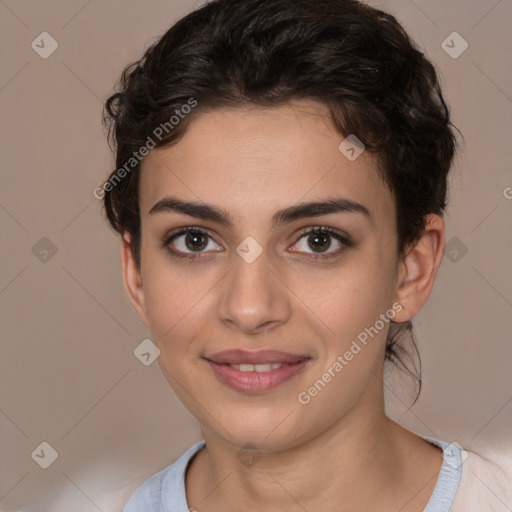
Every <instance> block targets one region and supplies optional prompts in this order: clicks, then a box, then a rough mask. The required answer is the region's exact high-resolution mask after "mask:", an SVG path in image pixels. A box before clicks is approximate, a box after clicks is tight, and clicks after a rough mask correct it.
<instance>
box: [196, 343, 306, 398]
mask: <svg viewBox="0 0 512 512" xmlns="http://www.w3.org/2000/svg"><path fill="white" fill-rule="evenodd" d="M204 359H205V360H206V362H207V363H208V364H209V366H210V368H211V369H212V370H213V372H214V374H215V376H216V377H217V378H218V379H219V380H220V382H222V383H223V384H225V385H227V386H229V387H230V388H232V389H235V390H237V391H242V392H245V393H261V392H263V391H268V390H271V389H274V388H276V387H278V386H280V385H281V384H284V383H285V382H286V381H288V380H290V379H291V378H292V377H294V376H296V375H297V374H298V373H299V372H301V371H302V370H303V369H304V367H305V366H306V365H307V364H308V363H309V362H310V361H311V357H309V356H306V355H298V354H290V353H288V352H281V351H276V350H260V351H257V352H247V351H243V350H228V351H224V352H219V353H216V354H213V355H211V356H208V357H205V358H204Z"/></svg>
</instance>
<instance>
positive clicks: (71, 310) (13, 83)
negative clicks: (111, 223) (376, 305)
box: [0, 0, 512, 512]
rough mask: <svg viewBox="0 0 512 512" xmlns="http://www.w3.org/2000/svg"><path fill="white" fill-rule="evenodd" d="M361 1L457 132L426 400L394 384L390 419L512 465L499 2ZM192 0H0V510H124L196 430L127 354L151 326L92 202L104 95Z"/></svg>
mask: <svg viewBox="0 0 512 512" xmlns="http://www.w3.org/2000/svg"><path fill="white" fill-rule="evenodd" d="M372 4H374V5H378V6H381V7H383V8H385V9H388V10H390V11H391V12H393V13H394V14H395V15H396V16H397V17H398V18H399V20H400V21H401V22H402V23H403V24H404V26H405V28H406V29H407V30H408V31H409V32H410V34H411V35H412V37H413V38H414V39H415V40H416V41H417V42H418V43H419V44H420V46H421V47H422V48H424V50H425V51H426V52H427V54H428V55H429V57H430V58H431V59H432V60H433V62H434V63H435V64H436V66H437V67H438V68H439V70H440V72H441V75H442V83H443V85H444V91H445V95H446V99H447V101H448V103H449V105H450V106H451V108H452V111H453V119H454V122H455V124H456V125H457V126H458V127H459V128H460V129H461V131H462V132H463V133H464V136H465V139H466V142H465V146H464V147H463V152H462V153H461V154H460V155H459V157H458V159H457V162H456V165H455V167H454V170H453V174H452V184H451V206H450V208H449V211H448V215H447V217H446V221H447V241H450V242H449V243H450V244H451V245H449V246H448V247H449V250H450V252H451V253H450V254H447V255H446V257H445V258H444V261H443V264H442V267H441V270H440V273H439V277H438V282H437V284H436V287H435V290H434V293H433V296H432V297H431V299H430V300H429V302H428V304H427V305H426V307H425V308H424V310H423V311H422V312H421V313H420V314H419V315H418V316H417V318H416V319H415V325H416V330H417V336H418V340H419V345H420V350H421V354H422V359H423V373H424V387H423V392H422V395H421V397H420V399H419V401H418V402H417V403H416V405H415V406H414V407H412V409H409V408H408V407H407V404H406V402H405V401H404V398H403V397H401V396H400V393H399V390H398V388H397V387H396V386H395V387H394V388H393V391H388V395H389V396H388V398H389V411H390V414H391V415H392V416H393V417H394V418H396V419H398V421H400V422H401V423H402V424H404V425H405V426H407V427H409V428H411V429H413V430H415V431H416V432H418V433H420V434H424V435H428V436H432V437H438V438H441V439H444V440H447V441H456V442H458V443H459V444H460V445H462V446H463V447H465V448H467V449H469V450H475V451H478V452H479V453H482V454H483V455H486V456H488V457H491V458H492V457H493V454H494V453H495V451H500V452H501V453H508V455H509V456H510V453H511V452H512V446H511V445H512V439H511V436H510V433H511V431H512V428H511V427H512V385H511V384H512V378H511V372H510V368H511V363H512V344H511V343H510V341H511V337H512V336H511V333H512V329H511V317H512V315H511V312H512V286H511V282H512V273H511V266H510V262H511V255H512V223H511V218H512V216H511V212H512V174H511V168H512V166H511V163H512V162H511V157H510V138H511V128H512V126H511V124H512V115H511V114H512V73H511V61H510V50H511V44H512V40H511V35H510V23H511V21H512V2H510V1H509V0H502V1H497V0H478V1H476V0H474V1H442V0H436V1H427V0H415V1H414V2H413V1H410V0H392V1H391V0H389V1H388V0H386V1H383V2H381V3H379V4H377V3H373V2H372ZM196 5H198V2H191V1H185V0H181V1H176V0H173V1H168V0H167V1H163V0H152V1H148V2H142V1H135V0H133V1H129V2H128V1H121V0H106V1H103V0H89V1H87V0H73V1H70V0H66V1H64V0H53V1H44V2H41V1H36V0H32V1H30V0H5V1H2V2H1V3H0V39H1V41H0V42H1V45H2V49H3V52H2V65H1V76H0V118H1V155H2V158H1V164H2V175H1V186H0V222H1V231H2V234H1V242H0V243H1V246H0V249H1V266H0V307H1V310H0V311H1V339H2V345H1V359H0V435H1V446H0V449H1V453H0V510H1V511H5V512H7V511H9V512H11V511H38V512H43V511H52V512H72V511H76V512H82V511H84V512H85V511H96V510H100V511H103V512H111V511H112V512H113V511H119V510H121V508H122V504H123V503H125V502H126V500H127V499H128V497H129V496H130V495H131V494H132V493H133V491H134V490H135V489H136V487H137V486H138V485H139V484H140V483H141V482H142V481H143V480H145V479H146V478H147V477H148V476H150V475H151V474H153V473H155V472H156V471H158V470H160V469H161V468H163V467H165V466H166V465H168V464H169V463H171V462H172V461H173V460H174V459H175V458H176V457H177V456H178V455H180V454H181V453H182V452H183V451H184V450H185V449H186V448H188V447H189V446H190V445H191V444H192V443H193V442H195V441H197V440H199V439H200V431H199V428H198V426H197V425H196V422H195V420H194V419H193V418H191V417H190V416H189V415H188V413H187V412H186V411H185V410H184V408H183V407H182V406H181V405H180V404H179V403H178V402H177V400H176V398H175V397H174V395H173V393H172V392H171V391H170V389H169V388H168V386H167V384H166V382H165V381H164V378H163V377H162V376H161V375H160V371H159V369H158V366H157V363H154V364H152V365H151V366H148V367H146V366H144V365H143V364H141V362H140V361H139V360H138V359H136V358H135V356H134V354H133V351H134V349H135V347H137V346H138V345H139V343H140V342H141V341H142V340H143V339H144V338H146V337H149V333H147V332H146V331H145V329H144V328H143V326H142V324H141V323H140V322H139V320H138V318H137V317H136V315H135V313H134V312H133V311H132V310H131V308H130V306H129V304H128V302H127V300H126V298H125V296H124V291H123V289H122V284H121V278H120V269H119V257H118V241H117V239H116V238H115V237H114V235H113V234H112V233H111V232H110V230H109V229H108V228H107V227H106V225H105V223H104V222H103V220H102V216H101V210H100V203H99V201H98V200H96V199H95V198H94V197H93V195H92V191H93V189H94V188H95V187H96V186H98V185H99V184H100V183H101V182H102V180H103V179H104V178H105V177H106V175H107V173H108V172H109V170H110V166H111V165H112V162H113V160H112V156H111V155H110V153H109V150H108V146H107V144H106V141H105V134H104V132H103V129H102V127H101V124H100V118H101V110H102V104H103V102H104V100H105V99H106V98H107V97H108V95H109V94H111V91H112V86H113V84H114V83H115V81H116V80H117V78H118V75H119V73H120V72H121V70H122V68H123V67H124V66H125V64H127V63H128V62H129V61H131V60H133V59H134V58H136V57H138V56H139V55H140V54H141V52H142V50H143V48H144V47H146V46H147V44H148V43H149V42H151V41H152V40H154V38H155V37H156V36H158V35H161V34H162V33H163V32H164V31H165V30H166V29H167V28H168V26H170V25H171V23H172V22H173V21H175V20H176V19H178V18H179V17H181V16H182V15H183V14H184V13H186V12H188V11H189V10H191V9H192V8H193V7H195V6H196ZM44 31H46V32H48V33H49V34H51V36H52V37H53V38H54V39H55V40H56V41H57V42H58V49H57V50H56V51H55V52H54V53H53V54H52V55H51V56H49V57H48V58H47V59H43V58H41V57H40V56H39V55H38V53H36V51H34V49H32V47H31V43H32V41H34V40H36V42H37V41H40V38H38V36H39V34H41V33H42V32H44ZM454 31H456V32H458V33H460V34H461V36H462V37H463V38H464V39H465V40H466V41H467V42H468V44H469V47H468V48H467V50H466V51H465V52H464V53H462V55H460V56H459V57H458V58H456V59H454V58H452V57H451V56H449V55H448V54H447V53H446V52H445V50H444V49H443V48H442V46H441V44H442V42H443V41H444V40H445V39H446V38H447V36H448V35H449V34H451V33H452V32H454ZM37 38H38V39H37ZM450 44H451V43H450ZM454 45H455V49H458V48H461V47H460V43H459V42H456V43H454ZM457 45H458V46H457ZM45 47H46V48H48V47H49V46H48V45H46V46H45ZM43 237H46V238H47V239H49V240H50V241H51V243H52V244H53V245H54V246H55V249H56V251H57V252H56V253H55V254H54V255H52V251H51V249H52V247H51V246H50V245H49V242H48V241H47V240H43V241H40V240H41V239H42V238H43ZM36 244H38V245H36ZM34 246H35V249H34ZM464 248H465V249H466V250H467V253H465V254H463V252H464ZM45 250H46V251H48V252H45ZM453 251H456V252H453ZM461 255H462V257H461ZM41 258H42V259H43V260H44V259H46V261H41ZM404 404H405V405H404ZM43 441H46V442H48V443H49V444H50V445H51V446H52V447H53V448H54V449H55V450H56V451H57V452H58V458H57V460H56V461H55V462H54V463H53V464H52V465H51V466H50V467H49V468H48V469H46V470H45V469H42V468H41V467H39V465H38V464H36V462H35V460H33V459H32V458H31V453H32V452H33V451H34V450H35V449H36V448H37V447H38V446H39V445H40V443H42V442H43ZM45 456H46V455H45ZM482 485H483V484H482ZM482 492H493V489H484V488H483V489H482ZM496 510H498V508H497V509H496ZM505 510H512V503H509V504H504V505H503V511H505Z"/></svg>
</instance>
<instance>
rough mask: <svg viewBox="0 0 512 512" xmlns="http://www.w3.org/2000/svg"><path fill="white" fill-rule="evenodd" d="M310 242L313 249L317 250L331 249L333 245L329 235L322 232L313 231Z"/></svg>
mask: <svg viewBox="0 0 512 512" xmlns="http://www.w3.org/2000/svg"><path fill="white" fill-rule="evenodd" d="M308 242H309V243H310V244H311V247H312V249H313V250H314V251H317V252H322V251H323V250H326V249H329V247H330V245H331V241H330V238H329V235H326V234H322V233H313V234H311V235H309V240H308Z"/></svg>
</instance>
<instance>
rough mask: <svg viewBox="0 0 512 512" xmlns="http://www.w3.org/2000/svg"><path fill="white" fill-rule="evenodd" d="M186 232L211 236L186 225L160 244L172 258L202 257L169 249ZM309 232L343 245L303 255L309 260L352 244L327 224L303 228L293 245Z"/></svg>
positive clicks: (331, 257) (167, 236) (333, 255)
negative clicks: (326, 251)
mask: <svg viewBox="0 0 512 512" xmlns="http://www.w3.org/2000/svg"><path fill="white" fill-rule="evenodd" d="M187 234H195V235H204V236H206V237H208V238H211V236H210V235H209V234H208V233H207V232H206V231H204V230H202V229H201V228H198V227H195V226H188V227H185V228H181V229H179V230H178V231H176V232H174V233H171V234H168V235H166V236H165V237H164V239H163V240H162V246H163V247H164V248H165V249H167V251H168V252H169V254H170V255H171V256H172V257H173V258H178V259H186V260H189V261H193V260H196V259H198V258H203V257H204V256H203V253H202V252H198V253H183V252H181V251H176V250H174V249H171V248H170V247H169V244H170V243H171V242H173V241H174V240H175V239H176V238H178V237H179V236H180V235H187ZM311 234H319V235H328V236H330V237H332V238H335V239H336V240H338V241H339V242H340V243H341V244H343V246H344V247H342V248H340V249H338V250H337V251H336V252H334V253H327V254H322V253H318V254H308V256H305V257H306V258H308V259H311V260H318V259H323V260H326V259H329V260H332V259H334V258H337V257H338V256H339V255H340V254H341V253H342V252H344V250H345V249H347V248H348V247H351V246H352V241H351V240H350V239H349V238H348V237H347V236H346V235H344V234H342V233H341V232H339V231H337V230H335V229H333V228H329V227H327V226H315V227H313V228H306V229H305V230H303V231H302V232H301V233H300V234H299V236H298V238H297V241H296V242H295V243H294V244H293V245H295V244H296V243H297V242H299V241H300V240H301V239H302V238H304V237H305V236H306V235H311Z"/></svg>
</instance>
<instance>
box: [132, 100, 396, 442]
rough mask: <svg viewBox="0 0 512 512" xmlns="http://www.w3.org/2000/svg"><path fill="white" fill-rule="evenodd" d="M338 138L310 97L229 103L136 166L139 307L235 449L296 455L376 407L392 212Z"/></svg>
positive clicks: (177, 374)
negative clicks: (243, 105)
mask: <svg viewBox="0 0 512 512" xmlns="http://www.w3.org/2000/svg"><path fill="white" fill-rule="evenodd" d="M342 140H343V137H342V136H340V135H339V134H338V133H337V132H336V131H335V130H334V128H333V127H332V126H331V124H330V122H329V121H328V113H327V110H326V109H325V108H324V107H323V106H321V105H318V104H316V103H313V102H298V103H296V104H294V105H293V106H283V107H279V108H272V109H259V108H254V109H233V110H227V109H223V110H216V111H210V112H204V113H202V114H200V115H199V116H198V117H197V118H196V119H195V120H194V121H193V122H192V123H191V124H190V126H189V128H188V131H187V133H186V134H185V136H184V137H183V138H182V139H181V140H180V141H179V142H178V143H177V144H175V145H174V146H171V147H169V148H164V149H157V150H153V151H152V152H151V153H150V154H149V155H148V156H147V157H146V159H145V160H144V161H143V164H142V169H141V179H140V189H139V194H140V195H139V197H140V212H141V225H142V238H141V266H140V288H139V289H138V290H136V292H135V293H134V296H135V299H133V300H134V303H135V306H136V309H137V310H138V312H139V314H140V315H141V317H142V319H143V321H144V322H145V323H146V324H147V325H148V326H149V328H150V330H151V333H152V339H153V341H154V343H155V344H156V345H157V346H158V347H159V349H160V357H159V364H160V367H161V369H162V371H163V373H164V375H165V377H166V378H167V380H168V382H169V384H170V385H171V387H172V388H173V390H174V391H175V392H176V394H177V395H178V397H179V398H180V399H181V401H182V402H183V403H184V404H185V406H186V407H187V408H188V409H189V410H190V411H191V413H192V414H193V415H194V416H195V417H196V418H197V419H198V421H199V422H200V423H201V425H202V426H203V429H204V430H206V431H208V432H212V433H214V434H216V435H218V436H220V437H221V438H222V439H224V440H225V441H227V442H229V443H231V444H232V445H235V446H240V447H241V446H243V445H245V444H246V443H248V442H250V443H252V444H254V445H256V446H258V447H259V448H261V449H267V450H277V449H283V448H286V447H291V446H294V445H297V444H299V443H301V442H305V441H307V440H308V439H311V438H313V437H314V436H316V435H318V434H320V433H321V432H323V431H326V430H328V429H332V428H336V425H339V424H341V422H343V421H344V418H346V417H347V414H348V411H351V414H354V411H357V410H359V409H360V410H362V409H366V410H367V409H368V405H369V404H374V405H375V404H378V403H379V402H380V401H381V399H382V397H381V396H379V393H382V391H381V388H380V385H381V384H379V385H377V384H376V383H378V382H379V378H378V377H379V376H380V375H381V367H382V362H383V357H384V348H385V340H386V334H387V331H388V327H389V319H390V318H393V313H394V312H395V311H397V309H396V304H395V310H393V304H394V303H396V299H397V295H396V292H397V280H398V279H399V260H398V255H397V252H396V224H395V204H394V200H393V197H392V195H391V192H390V191H389V190H388V189H387V188H386V187H385V185H384V184H383V183H382V181H381V180H380V179H379V177H378V174H377V171H376V168H375V162H374V161H373V158H372V156H371V155H370V154H369V152H363V153H362V154H361V155H360V156H359V157H358V158H356V159H355V160H353V161H350V160H349V159H348V158H347V157H346V156H345V155H344V154H342V153H341V152H340V150H339V149H338V146H339V144H340V142H341V141H342ZM328 202H330V206H326V205H325V203H328ZM188 203H194V204H195V206H196V208H195V209H194V208H191V207H190V205H189V206H186V205H187V204H188ZM310 203H321V204H322V205H323V206H322V205H317V207H316V208H315V207H312V206H311V205H310ZM305 205H306V206H305ZM307 205H310V206H307ZM304 206H305V207H304ZM299 207H304V208H302V209H301V208H299ZM277 212H280V214H278V213H277ZM191 228H193V229H191ZM186 229H189V232H188V233H187V232H186V231H185V232H183V231H184V230H186ZM131 264H132V265H133V261H132V262H131ZM386 312H387V313H386ZM395 321H397V320H396V318H395ZM400 321H402V320H400ZM365 334H366V336H365ZM365 338H366V340H365V342H363V340H364V339H365ZM356 347H358V348H356ZM350 354H351V355H350ZM336 362H337V363H338V364H336ZM319 381H320V382H319ZM315 383H316V386H315ZM375 407H377V406H375Z"/></svg>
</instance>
